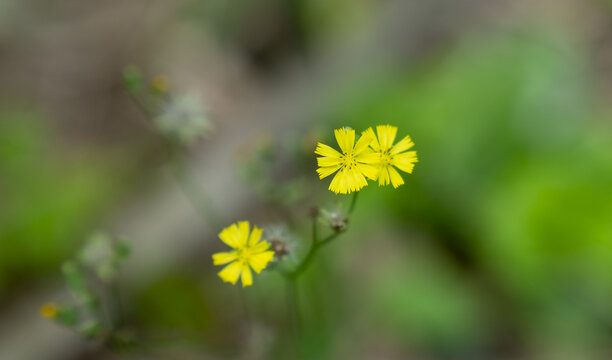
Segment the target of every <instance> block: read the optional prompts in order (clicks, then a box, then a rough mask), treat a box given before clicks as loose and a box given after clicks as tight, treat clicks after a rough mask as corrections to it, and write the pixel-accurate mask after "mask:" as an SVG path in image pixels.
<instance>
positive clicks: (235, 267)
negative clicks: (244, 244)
mask: <svg viewBox="0 0 612 360" xmlns="http://www.w3.org/2000/svg"><path fill="white" fill-rule="evenodd" d="M241 272H242V265H241V264H240V261H234V262H233V263H231V264H229V265H227V266H226V267H225V268H223V270H221V271H220V272H219V274H218V275H219V277H220V278H221V279H223V281H225V282H229V283H232V284H236V281H238V278H239V277H240V273H241Z"/></svg>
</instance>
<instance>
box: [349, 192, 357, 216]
mask: <svg viewBox="0 0 612 360" xmlns="http://www.w3.org/2000/svg"><path fill="white" fill-rule="evenodd" d="M358 197H359V191H356V192H354V193H353V198H352V199H351V206H350V207H349V210H348V215H349V216H350V215H351V214H352V213H353V210H355V204H356V203H357V198H358Z"/></svg>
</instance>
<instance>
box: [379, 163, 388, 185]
mask: <svg viewBox="0 0 612 360" xmlns="http://www.w3.org/2000/svg"><path fill="white" fill-rule="evenodd" d="M388 184H389V171H388V170H387V166H383V167H381V168H380V172H379V174H378V186H385V185H388Z"/></svg>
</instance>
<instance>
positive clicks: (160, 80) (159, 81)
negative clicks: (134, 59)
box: [151, 75, 168, 93]
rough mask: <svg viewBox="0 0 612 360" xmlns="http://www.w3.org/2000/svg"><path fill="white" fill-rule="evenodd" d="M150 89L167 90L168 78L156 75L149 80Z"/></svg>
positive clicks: (161, 91)
mask: <svg viewBox="0 0 612 360" xmlns="http://www.w3.org/2000/svg"><path fill="white" fill-rule="evenodd" d="M151 89H153V91H155V92H158V93H165V92H166V91H168V78H166V77H165V76H163V75H157V76H155V77H154V78H153V79H152V80H151Z"/></svg>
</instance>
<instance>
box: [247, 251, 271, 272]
mask: <svg viewBox="0 0 612 360" xmlns="http://www.w3.org/2000/svg"><path fill="white" fill-rule="evenodd" d="M272 259H274V251H264V252H262V253H259V254H255V255H252V256H251V257H250V258H249V265H251V267H252V268H253V270H254V271H255V272H256V273H258V274H259V273H260V272H261V271H262V270H263V269H265V268H266V266H268V263H269V262H270V261H272Z"/></svg>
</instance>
